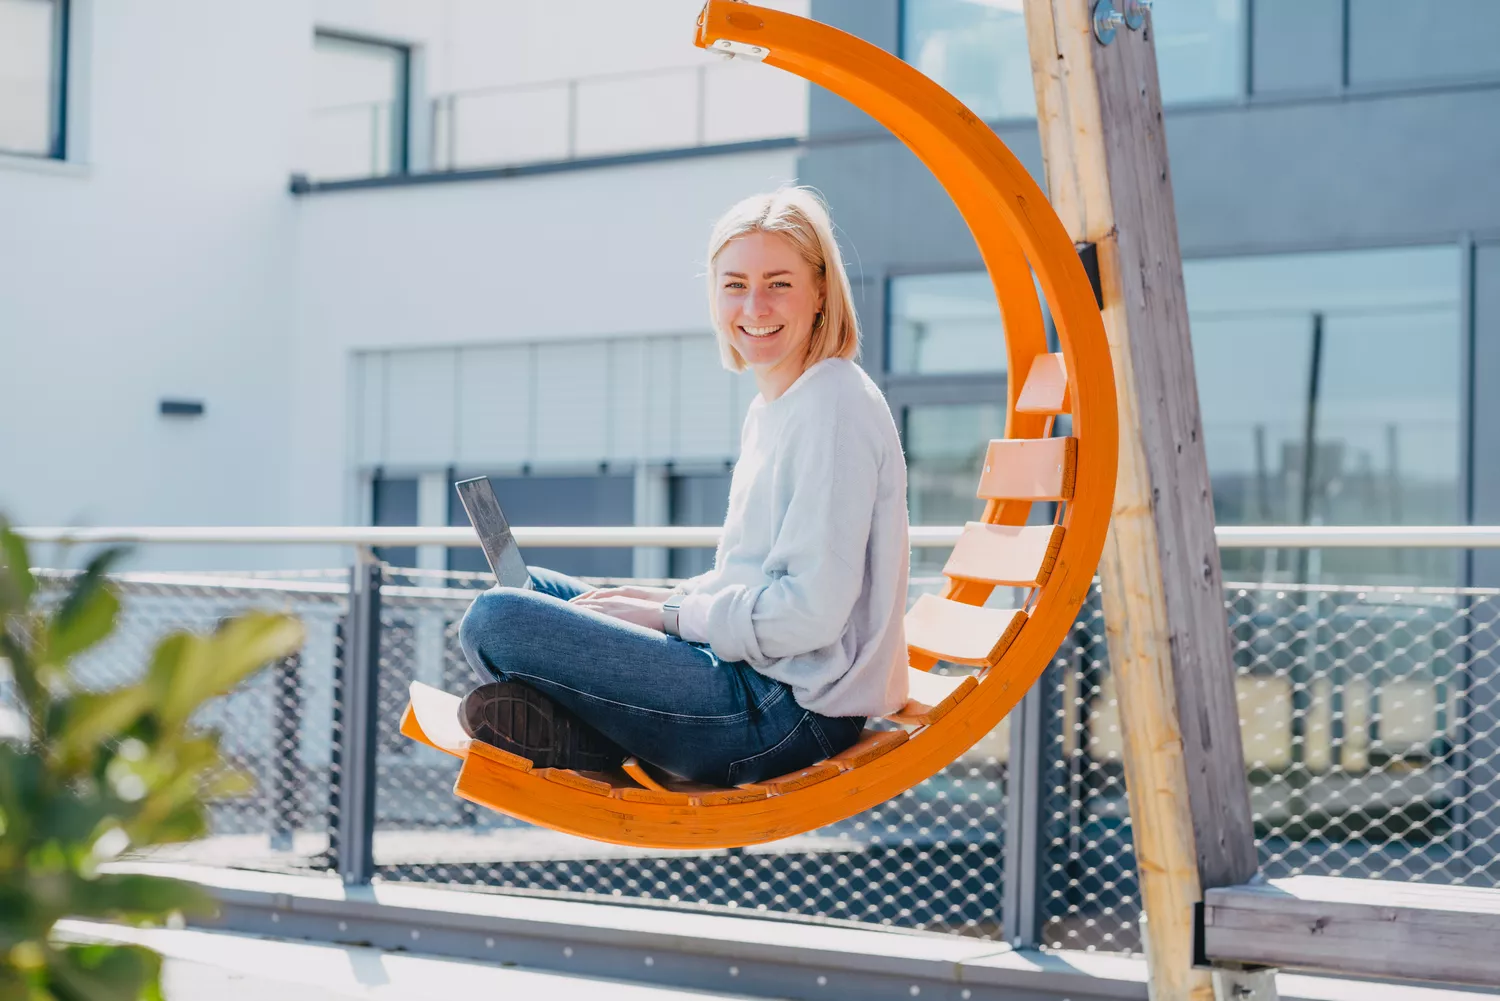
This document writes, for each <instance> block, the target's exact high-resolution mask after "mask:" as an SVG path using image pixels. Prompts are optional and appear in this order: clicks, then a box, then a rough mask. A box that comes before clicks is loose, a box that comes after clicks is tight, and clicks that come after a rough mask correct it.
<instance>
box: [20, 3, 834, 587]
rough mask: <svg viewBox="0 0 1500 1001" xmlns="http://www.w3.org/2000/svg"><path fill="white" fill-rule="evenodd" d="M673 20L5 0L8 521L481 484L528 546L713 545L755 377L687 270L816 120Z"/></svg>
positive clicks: (789, 92) (94, 519)
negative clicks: (670, 537)
mask: <svg viewBox="0 0 1500 1001" xmlns="http://www.w3.org/2000/svg"><path fill="white" fill-rule="evenodd" d="M699 6H700V5H699V3H698V2H697V0H671V2H665V0H662V2H653V3H645V4H642V3H632V4H616V3H609V2H606V0H549V2H547V3H541V2H530V0H526V2H522V0H510V2H495V0H444V2H436V3H424V2H417V0H386V2H379V3H363V2H361V3H355V2H352V0H348V2H334V0H320V2H317V3H305V2H295V0H270V2H267V3H262V4H257V5H253V6H251V7H243V8H242V7H237V6H235V5H223V4H201V3H193V2H190V0H128V2H124V3H105V2H102V0H0V428H3V429H4V430H3V431H0V511H4V512H5V513H6V514H7V515H8V516H9V517H10V518H11V519H12V520H13V521H15V522H17V523H21V524H29V525H44V524H52V525H59V524H84V525H106V524H110V525H121V524H132V525H153V524H155V525H231V524H245V525H290V524H303V525H318V524H362V523H363V524H368V523H372V522H373V523H386V524H448V523H450V522H451V521H452V520H453V519H454V515H455V514H457V516H458V517H459V518H461V517H462V514H461V511H458V510H457V508H456V505H455V504H454V503H452V491H451V487H450V486H449V484H450V483H451V482H452V480H453V479H454V478H455V477H461V476H464V475H476V474H481V473H483V474H488V475H491V476H492V478H494V479H495V480H496V482H497V487H498V488H499V491H500V493H501V499H502V502H503V503H505V504H506V507H507V510H508V511H513V512H514V513H513V518H514V520H515V521H517V522H518V523H520V524H528V523H529V524H559V523H571V524H633V523H639V524H662V523H671V522H674V521H676V522H682V523H694V522H700V521H709V522H715V521H717V520H718V518H720V517H722V503H723V501H722V496H721V494H722V492H723V490H724V489H725V485H726V484H727V469H728V467H729V465H730V464H732V462H733V460H734V458H735V456H736V453H737V444H738V428H739V423H740V419H741V417H742V415H743V413H744V409H745V407H746V406H747V405H748V404H749V401H750V399H751V397H752V396H753V393H754V389H753V384H752V383H750V382H749V380H748V379H747V377H744V376H735V375H732V374H730V373H728V372H725V371H724V370H723V369H722V368H721V367H720V365H719V363H718V357H717V353H716V351H715V348H714V345H713V340H712V336H711V333H710V330H709V325H708V319H707V311H706V296H705V290H704V283H703V271H704V259H703V258H704V248H705V244H706V240H707V236H708V230H709V227H710V226H711V224H712V222H713V220H714V218H715V217H716V216H717V215H718V214H719V213H720V212H721V211H723V209H725V208H727V207H728V206H729V205H730V204H731V203H732V202H734V201H735V200H737V199H738V198H740V197H743V196H744V195H747V194H750V193H752V192H755V191H759V190H764V189H767V188H771V187H774V186H776V185H779V184H784V183H788V182H793V181H795V179H796V177H795V174H796V156H797V145H798V139H799V137H801V136H802V135H803V134H804V132H805V128H806V117H807V96H806V91H805V87H804V86H803V85H802V84H801V83H800V81H796V80H793V79H792V78H790V77H789V76H787V75H785V74H781V73H778V72H777V71H774V70H770V69H768V68H766V67H762V66H740V65H737V64H734V63H723V62H720V61H718V60H716V59H714V58H713V57H710V56H708V55H706V54H705V53H702V52H701V51H699V50H698V49H696V48H695V47H694V46H693V45H692V43H691V38H692V31H693V26H694V19H695V17H696V13H697V10H698V7H699ZM782 6H785V7H787V9H791V10H794V11H797V12H800V13H806V6H807V4H806V2H805V0H801V2H788V3H786V4H783V5H782ZM460 523H461V522H460ZM386 555H387V556H388V557H389V558H392V559H393V560H395V561H397V562H415V563H420V564H423V565H427V566H433V567H438V566H446V565H448V564H449V561H450V555H449V554H447V553H444V552H443V551H441V550H439V551H436V552H423V553H415V552H393V553H389V554H386ZM543 555H546V554H543ZM559 555H561V556H563V557H565V558H567V557H572V558H575V559H576V560H581V562H579V563H578V565H577V566H575V567H573V569H576V570H578V571H584V572H587V571H594V572H610V573H616V572H632V571H634V572H638V573H647V574H658V573H666V572H667V571H668V570H669V569H678V570H681V569H691V568H692V567H691V565H690V564H691V561H692V560H693V559H694V558H701V555H698V554H684V555H683V557H682V559H684V560H687V561H688V562H685V563H683V564H682V565H681V566H677V567H674V566H673V565H671V564H669V562H668V560H667V557H666V554H664V553H657V554H652V553H641V554H639V555H637V556H635V557H634V558H632V557H631V555H630V554H628V553H615V554H609V553H596V554H576V553H575V554H559ZM465 556H473V557H477V553H474V554H465V553H463V552H461V551H455V552H454V553H453V554H452V556H451V559H452V560H453V561H454V565H455V566H458V565H467V564H466V563H464V557H465ZM345 558H346V557H345V555H344V554H341V553H339V552H338V551H337V550H334V549H329V550H327V551H323V550H314V549H297V548H286V549H272V548H261V549H254V550H251V549H236V548H227V547H202V548H198V549H192V550H189V549H182V550H175V549H173V550H169V549H167V548H166V547H156V548H154V549H150V550H146V551H142V552H140V553H138V554H137V556H136V558H135V561H134V563H135V565H136V566H158V567H165V566H172V567H183V568H223V567H247V568H255V567H264V568H271V567H297V566H329V565H337V563H339V562H342V561H343V559H345ZM621 558H623V559H624V560H625V563H624V564H623V565H617V564H618V563H619V560H620V559H621Z"/></svg>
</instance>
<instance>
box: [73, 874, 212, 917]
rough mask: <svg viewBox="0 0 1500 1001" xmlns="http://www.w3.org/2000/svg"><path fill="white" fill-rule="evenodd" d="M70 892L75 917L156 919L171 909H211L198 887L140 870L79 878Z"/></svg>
mask: <svg viewBox="0 0 1500 1001" xmlns="http://www.w3.org/2000/svg"><path fill="white" fill-rule="evenodd" d="M73 894H74V904H73V906H74V910H73V911H72V912H71V913H73V914H74V915H76V916H78V917H102V918H110V919H112V920H120V921H142V920H150V919H159V918H161V917H162V915H164V914H169V913H171V912H172V911H182V912H183V913H191V914H205V915H206V914H212V913H214V903H213V898H212V897H210V896H209V895H208V894H207V893H206V892H205V891H204V890H202V889H201V888H200V887H198V886H196V885H194V884H192V883H185V882H182V881H181V880H177V879H165V878H163V877H161V876H147V875H144V874H141V873H105V874H104V875H101V876H99V877H97V878H95V879H89V880H84V879H80V880H78V881H77V883H76V884H75V885H74V887H73Z"/></svg>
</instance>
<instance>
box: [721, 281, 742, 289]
mask: <svg viewBox="0 0 1500 1001" xmlns="http://www.w3.org/2000/svg"><path fill="white" fill-rule="evenodd" d="M724 287H725V288H744V287H745V283H744V282H728V283H727V284H725V286H724Z"/></svg>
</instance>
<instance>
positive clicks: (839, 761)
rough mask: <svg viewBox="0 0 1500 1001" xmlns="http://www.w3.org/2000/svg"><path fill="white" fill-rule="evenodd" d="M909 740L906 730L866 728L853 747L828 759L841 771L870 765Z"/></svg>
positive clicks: (924, 672)
mask: <svg viewBox="0 0 1500 1001" xmlns="http://www.w3.org/2000/svg"><path fill="white" fill-rule="evenodd" d="M922 673H923V674H926V673H927V672H926V671H923V672H922ZM907 740H908V735H907V733H906V731H905V730H866V731H865V732H864V733H863V734H861V735H860V738H859V742H858V743H856V744H855V745H854V746H853V747H849V748H845V749H844V750H842V751H840V752H839V753H837V754H835V755H834V756H833V757H831V758H829V759H828V760H829V761H831V762H833V763H834V764H836V765H838V766H839V770H840V771H844V772H847V771H849V770H850V769H853V768H858V767H859V766H860V765H868V764H869V763H870V762H872V761H874V760H875V759H876V758H878V757H880V756H881V755H883V754H886V753H887V752H889V751H894V750H895V749H896V748H898V747H900V746H901V745H902V744H904V743H906V741H907Z"/></svg>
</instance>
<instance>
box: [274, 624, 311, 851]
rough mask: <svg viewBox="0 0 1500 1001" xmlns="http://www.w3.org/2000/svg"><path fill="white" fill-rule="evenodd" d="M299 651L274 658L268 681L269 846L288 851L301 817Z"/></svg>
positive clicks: (300, 677)
mask: <svg viewBox="0 0 1500 1001" xmlns="http://www.w3.org/2000/svg"><path fill="white" fill-rule="evenodd" d="M301 687H302V654H301V653H300V652H298V653H294V654H292V655H291V656H290V657H286V658H284V659H282V660H280V661H278V662H277V664H276V666H275V668H274V669H273V671H272V683H271V719H272V726H271V741H272V747H271V756H270V760H271V781H270V793H271V796H270V799H271V803H270V807H271V850H272V851H278V852H289V851H291V850H292V839H293V836H294V835H295V834H296V832H297V827H298V824H299V822H300V821H301V819H302V807H301V805H300V802H299V799H300V796H301V792H302V783H303V778H302V773H303V768H302V730H301V726H302V705H301V702H300V700H299V699H298V698H297V693H298V691H299V690H300V688H301Z"/></svg>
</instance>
